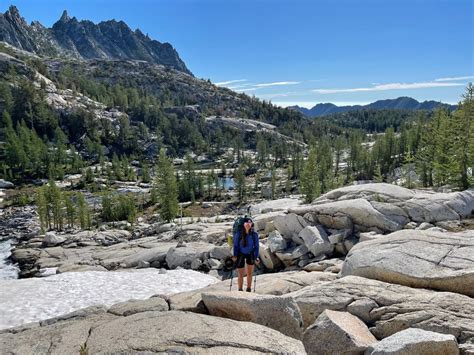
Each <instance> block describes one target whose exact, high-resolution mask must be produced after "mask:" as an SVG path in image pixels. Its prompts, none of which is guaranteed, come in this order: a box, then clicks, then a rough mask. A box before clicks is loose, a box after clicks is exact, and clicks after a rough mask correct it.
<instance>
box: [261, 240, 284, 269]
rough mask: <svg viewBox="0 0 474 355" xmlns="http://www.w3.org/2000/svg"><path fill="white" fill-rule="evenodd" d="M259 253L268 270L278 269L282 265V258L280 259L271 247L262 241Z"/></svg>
mask: <svg viewBox="0 0 474 355" xmlns="http://www.w3.org/2000/svg"><path fill="white" fill-rule="evenodd" d="M258 253H259V258H260V260H261V261H262V263H263V265H264V266H265V267H266V268H267V269H268V270H275V269H278V268H279V267H280V266H281V265H282V263H281V261H280V259H278V257H277V256H276V255H275V254H273V253H272V251H271V250H270V247H268V246H267V245H265V244H263V243H260V247H259V252H258Z"/></svg>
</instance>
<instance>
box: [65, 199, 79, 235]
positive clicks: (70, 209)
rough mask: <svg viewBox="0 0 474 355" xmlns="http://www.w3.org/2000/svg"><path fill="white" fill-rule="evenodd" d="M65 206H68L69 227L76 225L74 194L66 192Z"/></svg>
mask: <svg viewBox="0 0 474 355" xmlns="http://www.w3.org/2000/svg"><path fill="white" fill-rule="evenodd" d="M63 198H64V206H66V218H67V224H68V226H69V228H72V227H74V220H75V218H76V209H75V207H74V203H73V201H72V196H70V195H66V194H64V196H63Z"/></svg>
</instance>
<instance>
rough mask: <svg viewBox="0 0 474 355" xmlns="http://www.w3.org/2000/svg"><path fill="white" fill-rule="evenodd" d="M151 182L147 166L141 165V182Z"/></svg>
mask: <svg viewBox="0 0 474 355" xmlns="http://www.w3.org/2000/svg"><path fill="white" fill-rule="evenodd" d="M150 181H151V179H150V172H149V171H148V166H147V165H146V164H142V182H143V183H145V184H148V183H149V182H150Z"/></svg>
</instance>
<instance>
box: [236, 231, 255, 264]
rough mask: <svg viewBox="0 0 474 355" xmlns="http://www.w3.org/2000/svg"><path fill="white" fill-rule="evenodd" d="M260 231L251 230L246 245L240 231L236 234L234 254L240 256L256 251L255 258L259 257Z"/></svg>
mask: <svg viewBox="0 0 474 355" xmlns="http://www.w3.org/2000/svg"><path fill="white" fill-rule="evenodd" d="M258 246H259V243H258V233H257V232H255V231H251V232H250V233H249V235H247V246H246V247H244V246H243V245H242V240H241V239H240V233H235V234H234V256H238V255H239V254H252V252H253V253H254V257H255V259H257V258H258Z"/></svg>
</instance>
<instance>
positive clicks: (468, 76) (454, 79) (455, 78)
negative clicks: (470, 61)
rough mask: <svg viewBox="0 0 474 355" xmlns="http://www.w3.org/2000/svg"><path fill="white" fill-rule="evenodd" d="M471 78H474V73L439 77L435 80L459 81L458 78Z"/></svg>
mask: <svg viewBox="0 0 474 355" xmlns="http://www.w3.org/2000/svg"><path fill="white" fill-rule="evenodd" d="M469 79H474V75H467V76H453V77H450V78H439V79H435V81H458V80H469Z"/></svg>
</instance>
